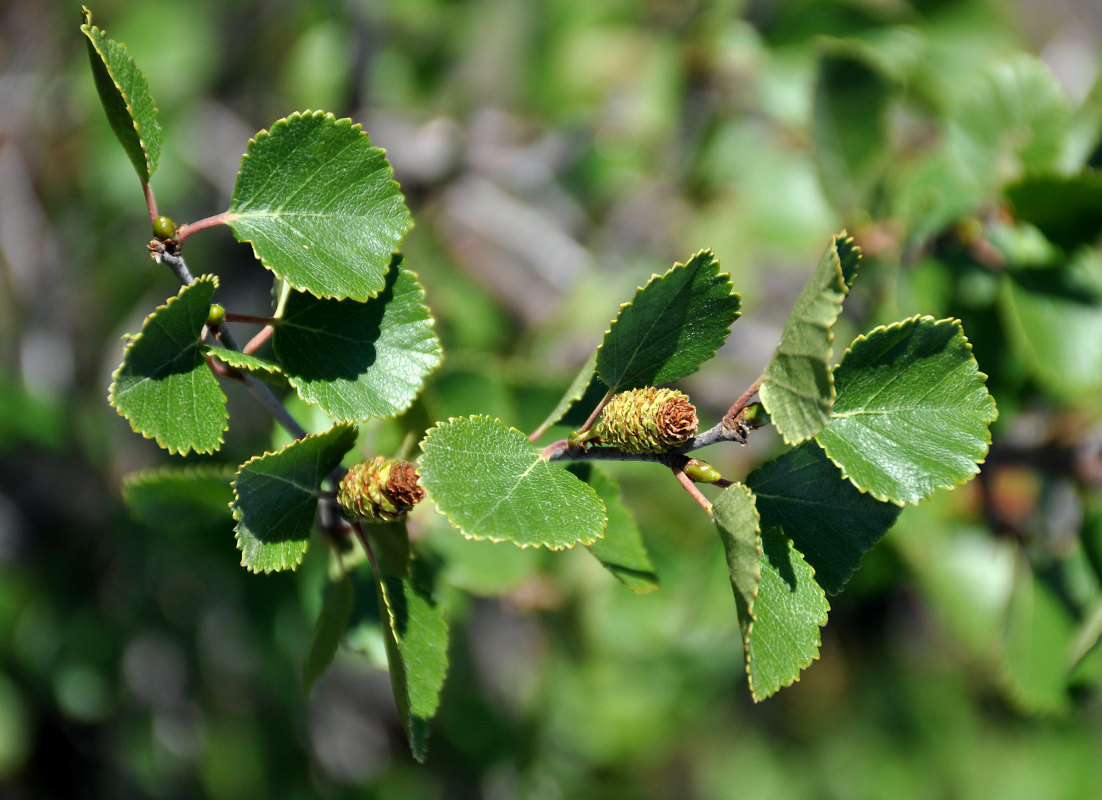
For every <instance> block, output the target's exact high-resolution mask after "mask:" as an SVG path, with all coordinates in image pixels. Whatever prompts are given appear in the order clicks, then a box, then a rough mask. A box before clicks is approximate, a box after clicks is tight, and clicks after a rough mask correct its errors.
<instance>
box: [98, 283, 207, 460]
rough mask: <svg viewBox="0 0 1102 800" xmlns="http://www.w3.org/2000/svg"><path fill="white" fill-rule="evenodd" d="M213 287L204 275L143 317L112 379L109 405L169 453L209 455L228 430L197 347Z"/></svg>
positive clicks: (201, 352) (200, 351)
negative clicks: (138, 329)
mask: <svg viewBox="0 0 1102 800" xmlns="http://www.w3.org/2000/svg"><path fill="white" fill-rule="evenodd" d="M217 287H218V279H217V278H215V277H214V276H213V275H204V276H203V277H201V278H199V279H198V280H196V281H195V283H193V284H191V286H185V287H184V288H182V289H181V290H180V293H179V294H178V295H177V296H176V297H173V298H170V299H169V301H168V302H167V303H166V304H165V305H163V306H159V307H158V308H157V310H155V311H154V312H153V313H152V314H150V315H149V316H148V317H146V319H145V322H144V323H143V324H142V330H141V333H139V334H138V335H137V336H135V337H134V338H133V339H131V341H130V343H129V344H128V345H127V346H126V350H125V351H124V353H123V358H122V364H120V365H119V368H118V369H117V370H115V374H114V375H113V376H112V382H111V389H110V393H109V399H110V401H111V405H113V406H114V407H115V409H116V410H117V411H118V412H119V413H120V414H121V415H122V416H124V417H126V419H127V420H128V421H129V422H130V427H131V428H133V429H134V431H136V432H137V433H140V434H141V435H142V436H144V437H145V438H147V439H155V440H156V441H157V444H159V445H160V446H161V447H164V448H165V449H167V450H168V451H169V452H170V453H187V452H188V451H190V450H194V451H196V452H199V453H212V452H214V451H215V450H217V449H218V448H219V447H220V446H221V444H222V432H223V431H225V430H226V428H227V427H228V424H227V419H228V414H227V413H226V396H225V395H224V394H223V393H222V389H221V388H219V386H218V380H217V379H216V378H215V377H214V375H213V374H212V373H211V371H210V368H209V367H208V366H207V363H206V361H205V360H204V359H203V350H202V347H201V346H200V342H199V335H200V333H201V331H202V330H203V326H204V325H205V324H206V321H207V312H208V310H209V309H210V300H211V297H213V296H214V290H215V289H216V288H217Z"/></svg>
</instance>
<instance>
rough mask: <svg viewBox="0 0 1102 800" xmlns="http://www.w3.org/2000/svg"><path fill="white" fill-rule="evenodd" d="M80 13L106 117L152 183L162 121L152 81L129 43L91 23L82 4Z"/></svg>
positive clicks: (137, 167)
mask: <svg viewBox="0 0 1102 800" xmlns="http://www.w3.org/2000/svg"><path fill="white" fill-rule="evenodd" d="M81 14H82V19H83V21H84V24H83V25H81V26H80V31H81V33H83V34H84V36H85V37H86V38H87V44H88V58H89V59H90V60H91V62H92V77H93V78H94V79H95V82H96V91H97V92H98V93H99V99H100V103H101V104H102V105H103V110H104V111H105V112H106V113H107V121H108V122H109V123H110V124H111V129H112V130H113V131H114V132H115V136H117V137H118V139H119V142H120V143H121V144H122V147H123V149H124V150H125V151H126V156H127V158H129V159H130V163H132V164H133V165H134V169H135V170H136V171H137V173H138V177H139V178H141V181H142V183H149V179H150V177H152V175H153V173H154V172H156V171H157V160H158V159H159V158H160V156H161V125H160V123H159V122H157V108H156V106H154V105H153V95H152V94H151V93H150V91H149V82H148V81H147V80H146V79H145V76H144V75H143V74H142V72H141V70H139V69H138V67H137V65H136V64H135V63H134V59H132V58H131V57H130V53H129V52H128V51H127V49H126V45H124V44H122V43H121V42H116V41H114V40H113V39H108V38H107V35H106V34H105V33H104V32H103V31H102V30H100V29H99V28H97V27H95V26H94V25H92V12H90V11H89V10H88V9H87V8H86V7H82V8H81Z"/></svg>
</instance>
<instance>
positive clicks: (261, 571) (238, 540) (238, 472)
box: [230, 422, 356, 575]
mask: <svg viewBox="0 0 1102 800" xmlns="http://www.w3.org/2000/svg"><path fill="white" fill-rule="evenodd" d="M337 428H347V429H348V430H350V431H352V432H353V433H355V431H356V427H355V426H354V425H350V424H348V423H345V422H338V423H336V424H335V425H333V427H331V428H330V429H329V430H326V431H319V432H317V433H308V434H306V436H303V437H302V438H301V439H295V440H294V441H292V442H288V443H287V444H285V445H283V447H281V448H279V449H278V450H265V451H264V452H263V453H261V454H259V455H255V456H253V457H252V458H250V459H249V460H248V461H246V462H244V463H243V464H241V465H240V466H238V467H237V469H236V470H235V471H234V473H233V481H232V482H231V483H230V488H232V489H233V500H232V501H231V502H230V511H231V512H232V514H233V520H234V522H243V521H244V520H242V519H241V516H240V514H239V508H238V505H237V503H238V501H239V500H240V498H239V497H238V496H237V478H238V476H240V475H241V472H242V470H244V469H245V467H247V466H249V464H252V463H253V462H254V461H259V460H261V459H263V458H268V457H269V456H275V455H279V454H280V453H284V452H286V451H287V450H288V449H289V448H291V447H294V446H295V445H296V444H298V443H300V442H303V441H305V440H307V439H312V438H316V437H318V436H325V435H326V434H328V433H332V432H333V431H334V430H336V429H337ZM233 538H234V542H236V545H237V549H238V550H239V551H240V552H241V566H243V567H244V568H245V569H246V570H248V571H249V572H251V573H253V574H254V575H270V574H272V573H273V572H284V571H286V570H288V569H289V570H291V571H292V572H293V571H294V570H295V569H297V568H298V567H299V566H300V565H301V564H302V559H303V558H305V557H306V553H305V552H303V553H301V554H300V555H299V557H298V559H297V560H296V561H295V562H294V563H293V564H288V565H286V566H285V567H284V568H283V569H253V568H252V566H250V565H249V564H246V563H245V552H244V550H242V548H241V536H240V534H239V533H238V526H237V525H234V526H233Z"/></svg>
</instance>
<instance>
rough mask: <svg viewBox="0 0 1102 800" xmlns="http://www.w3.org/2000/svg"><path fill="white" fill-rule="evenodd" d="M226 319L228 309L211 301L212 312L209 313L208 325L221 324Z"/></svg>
mask: <svg viewBox="0 0 1102 800" xmlns="http://www.w3.org/2000/svg"><path fill="white" fill-rule="evenodd" d="M225 321H226V309H224V308H222V306H220V305H218V303H211V306H210V312H209V313H208V314H207V324H208V325H221V324H222V323H223V322H225Z"/></svg>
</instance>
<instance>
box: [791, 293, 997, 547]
mask: <svg viewBox="0 0 1102 800" xmlns="http://www.w3.org/2000/svg"><path fill="white" fill-rule="evenodd" d="M925 321H931V322H933V323H934V324H935V325H940V324H941V323H943V322H948V323H951V324H953V325H955V326H956V328H957V330H958V331H960V335H961V338H962V339H963V340H964V346H965V347H966V348H968V351H969V352H971V351H972V343H971V342H970V341H968V336H967V335H966V334H965V333H964V325H963V323H961V321H960V320H959V319H957V318H956V317H945V318H944V319H934V317H932V316H931V315H929V314H915V315H914V316H912V317H907V318H906V319H902V320H899V321H897V322H892V323H890V324H888V325H878V326H877V327H875V328H873V329H872V330H870V331H867V332H865V333H862V334H859V335H858V336H856V337H855V338H854V340H853V341H852V342H850V344H849V347H847V348H846V350H845V352H844V353H842V358H841V360H839V362H838V364H837V365H835V367H834V369H838V367H840V366H841V365H842V362H843V361H845V358H846V356H847V355H849V354H850V351H851V350H853V347H854V345H856V344H857V343H858V342H859V341H862V340H864V341H867V340H868V339H869V337H871V336H874V335H876V334H878V333H880V332H884V331H890V330H894V329H901V328H902V327H903V326H904V325H907V324H909V323H918V322H925ZM972 360H973V361H974V362H975V363H976V374H977V375H979V377H980V379H981V380H982V382H983V385H984V388H985V389H986V388H987V378H988V375H987V373H986V372H984V371H983V370H981V369H980V368H979V362H977V361H976V357H975V356H974V355H973V356H972ZM833 379H834V370H831V380H833ZM987 397H988V399H989V400H990V401H991V403H990V405H991V410H992V411H993V412H994V416H992V417H991V418H990V419H989V420H988V421H987V425H986V432H987V436H986V441H985V442H984V444H986V445H987V451H986V452H985V453H984V455H983V458H981V459H980V460H979V461H977V462H975V469H974V470H973V471H972V472H971V473H969V474H968V475H967V476H966V477H964V478H962V479H961V480H959V481H956V482H955V483H953V484H951V485H948V486H936V487H934V492H937V491H940V490H941V489H945V490H947V491H952V490H953V489H955V488H956V487H958V486H962V485H964V484H966V483H968V482H969V481H970V480H972V479H973V478H974V477H975V476H976V475H978V474H979V471H980V467H981V466H982V465H983V464H985V463H987V455H988V453H990V452H991V426H992V425H993V424H994V423H995V420H997V419H998V418H999V407H998V405H997V404H996V403H995V398H994V397H993V396H992V394H991V392H990V391H988V392H987ZM832 418H833V414H832ZM829 424H830V423H829V421H828V422H827V425H829ZM823 428H824V429H825V428H826V425H824V426H823ZM813 438H815V443H816V444H818V445H819V447H820V448H821V449H822V451H823V453H825V454H826V457H827V458H829V459H830V460H831V462H833V464H834V466H836V467H838V469H839V470H840V471H841V473H842V477H843V478H845V479H846V480H848V481H849V482H850V483H851V484H852V485H853V486H854V488H856V489H857V490H858V491H859V492H861V493H862V494H867V495H871V496H872V497H874V498H876V499H877V500H879V501H880V502H882V503H891V504H892V505H893V506H898V507H899V508H906V507H907V506H908V505H918V503H921V502H923V501H924V500H928V499H930V497H932V496H933V492H931V493H930V494H928V495H926V497H923V498H921V499H919V500H918V501H917V502H914V503H911V502H908V501H903V502H900V501H898V500H895V499H894V498H891V497H887V496H883V497H881V496H880V494H879V493H877V492H875V491H873V490H871V489H866V488H864V487H863V486H861V485H860V484H858V483H857V481H855V480H854V479H853V477H852V476H850V474H849V473H848V472H846V468H845V467H843V466H842V465H841V464H840V463H838V461H837V460H836V459H835V458H833V457H832V456H831V455H830V453H829V452H827V449H826V448H825V447H823V446H822V445H821V444H819V441H818V434H816V435H815V437H813ZM800 555H803V553H801V554H800ZM808 566H811V565H810V564H809V565H808Z"/></svg>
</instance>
